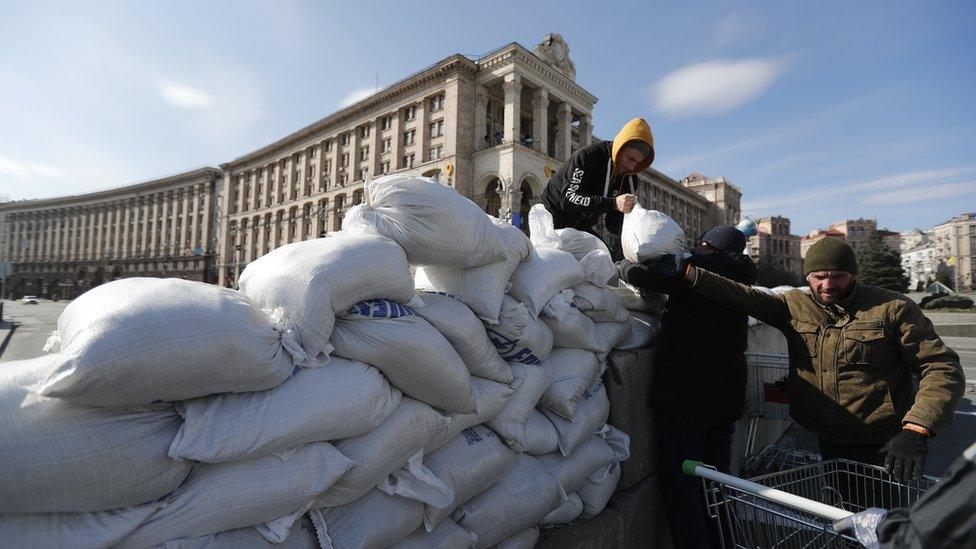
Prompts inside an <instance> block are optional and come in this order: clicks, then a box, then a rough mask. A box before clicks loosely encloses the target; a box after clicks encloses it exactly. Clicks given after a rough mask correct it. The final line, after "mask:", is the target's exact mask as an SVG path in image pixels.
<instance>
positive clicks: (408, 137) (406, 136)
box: [403, 130, 417, 145]
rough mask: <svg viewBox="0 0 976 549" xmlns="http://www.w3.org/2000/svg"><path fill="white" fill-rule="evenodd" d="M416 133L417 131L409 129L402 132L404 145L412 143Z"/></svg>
mask: <svg viewBox="0 0 976 549" xmlns="http://www.w3.org/2000/svg"><path fill="white" fill-rule="evenodd" d="M416 134H417V131H416V130H409V131H405V132H403V144H404V145H413V141H414V136H415V135H416Z"/></svg>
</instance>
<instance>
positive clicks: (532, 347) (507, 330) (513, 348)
mask: <svg viewBox="0 0 976 549" xmlns="http://www.w3.org/2000/svg"><path fill="white" fill-rule="evenodd" d="M486 330H487V332H488V339H490V340H491V342H492V343H493V344H494V345H495V349H496V350H497V351H498V354H499V355H501V357H502V358H504V359H505V360H507V361H508V362H521V363H522V364H540V363H541V362H542V361H543V360H545V359H546V357H548V356H549V353H550V352H551V351H552V330H550V329H549V326H546V323H545V322H543V321H542V320H540V319H539V318H537V317H535V316H533V315H532V314H531V313H529V311H528V309H527V308H526V307H525V305H523V304H522V303H519V302H518V301H516V300H515V299H514V298H512V297H510V296H507V295H506V296H505V298H504V299H503V301H502V310H501V313H500V314H499V315H498V324H497V325H487V326H486Z"/></svg>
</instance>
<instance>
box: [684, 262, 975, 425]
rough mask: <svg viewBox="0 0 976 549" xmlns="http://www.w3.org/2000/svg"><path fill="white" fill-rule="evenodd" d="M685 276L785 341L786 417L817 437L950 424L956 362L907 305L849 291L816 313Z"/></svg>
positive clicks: (959, 381)
mask: <svg viewBox="0 0 976 549" xmlns="http://www.w3.org/2000/svg"><path fill="white" fill-rule="evenodd" d="M693 276H694V282H693V283H692V287H693V288H694V290H695V291H697V292H699V293H700V294H702V295H703V296H705V297H707V298H709V299H712V300H714V301H716V302H717V303H720V304H722V305H724V306H725V307H728V308H729V309H732V310H735V311H739V312H743V313H746V314H749V315H751V316H753V317H755V318H757V319H758V320H760V321H762V322H765V323H767V324H769V325H771V326H773V327H775V328H778V329H779V330H781V331H782V332H783V334H785V335H786V341H787V347H788V350H789V360H790V373H789V380H788V382H787V384H786V391H787V395H788V396H789V398H790V415H792V416H793V419H794V420H796V422H797V423H799V424H800V425H802V426H803V427H806V428H807V429H810V430H811V431H813V432H815V433H816V434H817V435H819V436H820V437H821V438H823V439H825V440H828V441H831V442H835V443H839V444H874V443H882V442H885V441H887V440H888V439H890V438H891V437H893V436H894V435H896V434H898V432H899V430H900V428H901V425H902V423H904V422H911V423H916V424H918V425H921V426H923V427H926V428H928V429H929V430H931V431H932V432H933V433H938V432H939V431H941V430H942V429H943V428H945V426H946V425H948V424H949V422H950V421H952V416H953V413H954V412H955V410H956V406H957V405H958V403H959V399H960V398H961V397H962V394H963V390H964V387H965V378H964V376H963V372H962V367H961V366H960V365H959V355H957V354H956V353H955V351H953V350H952V349H950V348H949V347H947V346H946V345H945V344H944V343H943V342H942V340H941V339H940V338H939V336H938V335H936V333H935V329H934V328H933V327H932V322H931V321H930V320H929V319H928V318H926V317H925V315H923V314H922V310H921V308H919V307H918V305H916V304H915V303H914V302H912V301H911V300H910V299H908V298H907V297H905V296H903V295H901V294H898V293H896V292H892V291H889V290H885V289H883V288H878V287H875V286H866V285H865V286H862V285H858V286H856V287H855V289H854V292H853V293H852V295H851V296H849V297H848V298H847V299H845V300H844V302H843V303H842V304H840V305H841V306H840V307H825V306H823V305H821V304H820V303H818V302H817V301H815V300H814V299H813V298H812V297H811V296H810V295H809V294H807V293H805V292H802V291H800V290H792V291H789V292H786V293H785V294H782V295H777V296H773V295H769V294H766V293H763V292H762V291H759V290H756V289H754V288H751V287H749V286H745V285H743V284H739V283H737V282H733V281H731V280H728V279H726V278H723V277H721V276H719V275H716V274H714V273H710V272H707V271H704V270H702V269H695V273H694V275H693ZM913 374H915V377H916V378H917V381H918V387H917V389H916V387H915V384H914V380H913Z"/></svg>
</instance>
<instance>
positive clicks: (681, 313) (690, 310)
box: [621, 252, 757, 421]
mask: <svg viewBox="0 0 976 549" xmlns="http://www.w3.org/2000/svg"><path fill="white" fill-rule="evenodd" d="M688 262H689V263H691V264H692V265H696V266H698V267H701V268H703V269H708V270H710V271H714V272H717V273H720V274H723V275H725V276H728V277H731V278H733V279H735V280H740V281H742V282H743V283H746V284H753V283H755V281H756V277H757V272H756V265H755V264H754V263H753V262H752V259H750V258H749V256H746V255H742V254H733V253H725V252H718V253H714V254H711V255H695V256H692V257H691V258H690V259H689V260H688ZM621 274H622V275H623V276H625V278H626V280H627V282H629V283H630V284H633V285H635V286H638V287H641V288H645V289H648V290H652V291H655V292H661V293H666V294H668V296H669V298H668V303H667V310H666V311H665V313H664V318H663V322H662V325H661V336H660V338H659V339H658V341H660V342H661V343H660V349H659V350H658V355H657V360H656V361H655V370H654V372H655V373H654V385H653V387H652V389H651V401H652V403H653V404H654V406H655V407H656V408H659V409H662V410H667V411H671V412H684V413H690V414H695V415H699V416H703V417H709V418H713V419H725V420H733V421H734V420H737V419H739V418H740V417H742V413H743V409H744V407H745V397H746V359H745V354H744V353H745V350H746V344H747V343H748V334H747V330H748V318H747V317H746V315H744V314H742V313H738V312H734V311H732V310H730V309H727V308H725V307H723V306H722V305H719V304H717V303H715V302H712V301H710V300H708V299H705V298H704V297H702V296H701V295H698V294H697V293H696V292H695V291H693V290H692V289H691V288H690V287H689V286H688V285H687V284H685V283H684V282H682V281H681V280H680V279H672V278H666V277H664V276H663V275H661V274H659V273H658V272H657V271H655V270H654V269H653V268H650V267H648V266H646V265H634V266H633V267H631V268H630V269H629V270H628V271H627V272H626V273H621Z"/></svg>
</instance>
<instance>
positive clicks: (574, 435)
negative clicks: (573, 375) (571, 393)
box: [542, 379, 610, 456]
mask: <svg viewBox="0 0 976 549" xmlns="http://www.w3.org/2000/svg"><path fill="white" fill-rule="evenodd" d="M542 413H543V414H545V415H546V417H547V418H549V421H551V422H552V425H553V427H555V428H556V432H558V433H559V451H560V452H562V454H563V455H564V456H568V455H569V454H570V453H572V451H573V450H575V449H576V448H577V447H578V446H579V445H580V444H582V443H583V442H585V441H586V439H587V438H588V437H590V436H591V435H593V434H594V433H596V432H597V431H599V430H600V428H601V427H602V426H603V425H604V424H605V423H606V422H607V418H608V417H610V399H608V398H607V390H606V387H604V386H603V382H602V381H601V380H599V379H598V380H596V381H594V382H593V384H592V385H591V386H590V387H589V388H588V389H587V390H586V391H584V392H583V395H582V397H581V398H580V400H579V403H578V404H577V405H576V413H575V416H574V417H573V421H569V420H567V419H566V418H564V417H560V415H559V414H557V413H555V412H553V411H551V410H547V409H543V410H542Z"/></svg>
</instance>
